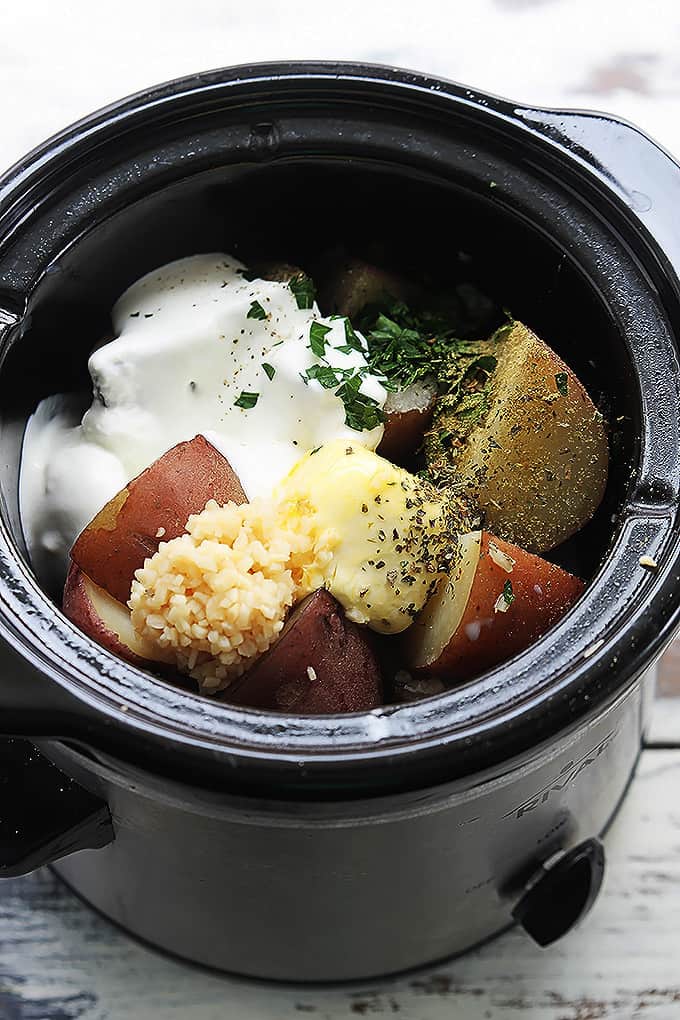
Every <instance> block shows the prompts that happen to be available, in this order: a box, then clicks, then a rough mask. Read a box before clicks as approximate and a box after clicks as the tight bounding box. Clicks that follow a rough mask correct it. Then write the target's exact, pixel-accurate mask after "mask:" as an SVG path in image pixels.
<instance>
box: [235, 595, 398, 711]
mask: <svg viewBox="0 0 680 1020" xmlns="http://www.w3.org/2000/svg"><path fill="white" fill-rule="evenodd" d="M220 697H221V699H222V700H223V701H228V702H230V703H231V704H234V705H247V706H249V707H251V708H263V709H270V710H274V711H279V712H292V713H300V714H309V715H321V714H324V713H331V712H361V711H368V710H369V709H371V708H376V707H377V706H378V705H381V704H382V701H383V697H382V681H381V677H380V669H379V666H378V662H377V660H376V657H375V655H374V653H373V649H372V647H371V645H370V643H369V640H368V638H367V636H366V633H365V631H364V630H362V629H361V628H360V627H358V626H357V625H356V624H355V623H352V622H351V621H349V620H347V619H346V618H345V615H344V613H343V612H342V609H341V608H340V606H339V604H338V603H337V602H336V601H335V599H334V598H333V596H332V595H330V594H329V593H328V592H327V591H325V590H324V589H323V588H320V589H319V590H318V591H315V592H313V594H311V595H308V596H307V598H306V599H303V600H302V602H300V603H299V605H297V606H296V607H295V608H294V610H293V611H292V613H291V614H290V616H289V618H288V620H287V621H286V625H285V627H284V628H283V630H282V631H281V634H280V635H279V638H278V639H277V641H276V642H275V643H274V644H273V645H272V646H271V648H270V649H269V650H268V651H266V652H265V653H264V655H263V656H262V657H261V658H260V659H258V660H257V662H256V663H255V664H254V665H253V666H252V667H251V668H250V669H249V671H248V672H247V673H246V674H245V675H244V676H242V677H240V678H239V679H238V680H237V681H236V682H235V683H234V684H233V685H232V686H231V687H230V688H229V689H228V690H226V691H224V693H223V694H222V695H221V696H220Z"/></svg>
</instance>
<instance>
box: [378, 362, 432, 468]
mask: <svg viewBox="0 0 680 1020" xmlns="http://www.w3.org/2000/svg"><path fill="white" fill-rule="evenodd" d="M436 400H437V383H436V381H435V380H434V379H433V378H431V377H430V378H427V379H421V380H419V381H418V382H416V383H413V385H412V386H407V387H406V388H405V389H403V390H397V391H396V392H394V393H388V394H387V400H386V401H385V406H384V408H383V410H384V411H385V431H384V433H383V437H382V439H381V440H380V445H379V446H378V449H377V451H376V452H377V453H379V454H380V456H381V457H385V458H386V459H387V460H391V461H392V462H393V463H394V464H403V463H404V462H405V461H407V460H408V458H409V457H412V456H413V454H414V453H415V452H416V451H417V450H418V447H419V446H420V445H421V443H422V441H423V437H424V435H425V432H426V430H427V429H428V428H429V426H430V423H431V421H432V415H433V413H434V405H435V402H436Z"/></svg>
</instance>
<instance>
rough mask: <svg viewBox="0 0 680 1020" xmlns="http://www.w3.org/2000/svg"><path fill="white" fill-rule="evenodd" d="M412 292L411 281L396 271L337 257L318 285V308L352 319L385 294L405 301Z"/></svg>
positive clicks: (353, 259) (327, 312)
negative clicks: (337, 259)
mask: <svg viewBox="0 0 680 1020" xmlns="http://www.w3.org/2000/svg"><path fill="white" fill-rule="evenodd" d="M414 292H415V288H414V286H413V284H411V283H409V282H408V280H405V279H404V278H403V277H401V276H398V275H397V274H396V273H390V272H389V271H388V270H386V269H379V268H378V266H373V265H371V264H370V262H364V261H362V260H361V259H355V258H344V259H340V260H339V261H338V262H337V264H335V265H334V266H333V267H332V268H331V269H330V271H329V272H328V273H327V276H326V279H325V280H324V281H323V282H322V284H321V286H320V287H319V299H318V300H319V307H320V308H321V311H322V312H323V314H324V315H346V316H347V318H349V319H352V318H354V317H355V316H357V315H358V314H359V313H360V312H361V311H362V309H364V308H365V307H366V306H367V305H372V304H375V303H377V302H378V301H381V300H382V299H384V298H385V297H386V296H389V297H393V298H399V299H400V300H406V299H407V298H410V297H411V296H412V294H413V293H414Z"/></svg>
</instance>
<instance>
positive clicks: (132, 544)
mask: <svg viewBox="0 0 680 1020" xmlns="http://www.w3.org/2000/svg"><path fill="white" fill-rule="evenodd" d="M209 499H215V500H217V502H218V503H227V502H229V501H230V500H233V501H234V502H235V503H245V502H246V495H245V493H244V491H243V489H242V488H241V483H240V482H239V480H238V478H237V477H236V475H235V474H234V472H233V471H232V469H231V467H230V465H229V462H228V461H227V460H226V459H225V458H224V457H223V456H222V454H221V453H219V451H218V450H216V449H215V447H214V446H212V445H211V444H210V443H209V442H208V440H207V439H205V438H204V437H203V436H196V437H195V438H194V439H192V440H191V441H190V442H186V443H179V444H178V445H177V446H174V447H173V448H172V449H171V450H168V452H167V453H164V454H163V456H162V457H159V458H158V460H157V461H155V462H154V463H153V464H152V465H151V466H150V467H148V468H147V469H146V471H143V472H142V473H141V475H138V476H137V478H135V479H133V481H131V482H130V483H129V484H128V485H127V486H126V487H125V488H124V489H122V490H121V492H119V493H118V494H117V495H116V496H114V497H113V499H112V500H110V501H109V502H108V503H107V504H106V506H105V507H104V508H103V509H102V510H100V511H99V513H98V514H97V516H96V517H94V518H93V520H91V521H90V523H89V524H88V525H87V527H86V528H85V529H84V531H82V532H81V534H80V535H79V536H78V538H77V539H76V542H75V544H74V546H73V549H72V550H71V557H72V559H73V560H74V561H75V562H76V563H77V564H78V566H79V567H80V568H81V570H82V571H83V572H84V573H85V574H87V576H88V577H90V578H91V579H92V580H93V581H94V582H95V584H97V585H98V586H99V587H100V588H104V589H105V590H106V591H107V592H108V593H109V594H110V595H112V596H113V598H114V599H116V600H117V601H118V602H121V603H123V604H126V603H127V601H128V599H129V598H130V587H131V585H132V579H133V577H134V574H135V571H136V570H138V569H139V567H141V566H143V564H144V560H145V559H146V558H147V556H153V554H154V553H155V552H156V550H157V549H158V546H159V544H160V543H161V542H167V541H169V540H170V539H172V538H177V537H178V536H179V535H181V534H182V533H183V531H184V529H185V527H186V523H187V521H188V519H189V517H190V516H191V514H195V513H200V512H201V510H203V508H204V507H205V505H206V503H207V502H208V500H209Z"/></svg>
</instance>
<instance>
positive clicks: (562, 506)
mask: <svg viewBox="0 0 680 1020" xmlns="http://www.w3.org/2000/svg"><path fill="white" fill-rule="evenodd" d="M493 354H494V355H495V357H496V358H497V359H498V365H497V367H496V369H495V371H494V372H493V375H492V378H491V383H490V391H489V394H490V407H489V410H488V412H487V413H486V415H485V418H484V420H483V422H482V423H481V424H480V425H479V426H477V428H475V429H474V430H473V431H472V433H471V434H470V435H469V437H468V439H467V441H466V443H465V445H464V447H463V448H462V449H461V450H460V452H459V453H458V454H457V456H456V460H455V469H456V472H457V475H458V478H457V482H459V483H460V485H461V486H462V487H463V488H464V490H466V491H467V492H468V493H469V494H470V496H472V497H473V498H474V499H475V500H476V501H477V502H478V504H479V506H480V508H481V509H482V510H483V511H484V513H485V520H486V522H487V524H488V525H489V529H490V530H491V531H493V532H494V533H496V534H498V535H500V536H502V537H503V538H505V539H507V540H508V541H510V542H514V543H516V544H517V545H519V546H522V548H525V549H528V550H530V551H531V552H538V553H540V552H546V551H547V550H548V549H552V548H553V547H554V546H556V545H559V544H560V543H561V542H564V541H565V539H567V538H569V537H570V535H573V534H574V533H575V532H576V531H578V530H579V529H580V528H582V527H583V525H584V524H585V523H586V521H588V520H589V519H590V517H592V515H593V514H594V513H595V511H596V509H597V507H598V506H599V504H600V502H601V500H602V497H603V495H604V491H605V487H606V484H607V469H608V462H609V451H608V444H607V434H606V429H605V424H604V421H603V418H602V415H601V414H600V413H599V412H598V411H597V409H596V408H595V405H594V404H593V402H592V400H591V399H590V397H589V396H588V394H587V393H586V391H585V389H584V387H583V386H582V385H581V383H580V382H579V380H578V379H577V378H576V376H575V375H574V373H573V372H572V370H571V369H570V368H569V367H568V366H567V365H565V363H564V362H563V361H562V360H561V358H559V357H558V356H557V354H555V352H554V351H553V350H551V349H550V347H548V346H547V344H545V343H543V341H542V340H540V339H539V338H538V337H537V336H536V335H535V334H534V333H532V332H531V330H530V329H528V328H527V327H526V326H524V325H522V324H521V323H519V322H517V323H515V324H514V326H513V328H512V329H511V330H510V331H509V332H508V333H507V334H506V335H505V336H504V337H503V338H502V339H500V340H499V341H498V342H497V343H496V345H495V349H494V350H493Z"/></svg>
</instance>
